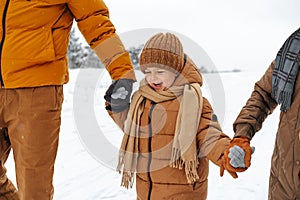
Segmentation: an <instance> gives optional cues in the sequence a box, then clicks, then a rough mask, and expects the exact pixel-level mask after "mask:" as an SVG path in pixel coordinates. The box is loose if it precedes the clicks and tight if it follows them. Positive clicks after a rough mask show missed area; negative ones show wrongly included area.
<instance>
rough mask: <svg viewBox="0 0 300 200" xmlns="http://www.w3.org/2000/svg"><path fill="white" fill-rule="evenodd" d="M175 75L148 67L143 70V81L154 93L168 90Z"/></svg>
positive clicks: (164, 70)
mask: <svg viewBox="0 0 300 200" xmlns="http://www.w3.org/2000/svg"><path fill="white" fill-rule="evenodd" d="M176 77H177V74H176V73H174V72H172V71H169V70H166V69H161V68H158V67H148V68H147V69H146V70H145V79H146V81H147V82H148V84H149V85H150V86H151V87H152V88H153V89H154V90H155V91H162V90H166V89H168V88H170V87H171V86H172V85H173V83H174V81H175V79H176Z"/></svg>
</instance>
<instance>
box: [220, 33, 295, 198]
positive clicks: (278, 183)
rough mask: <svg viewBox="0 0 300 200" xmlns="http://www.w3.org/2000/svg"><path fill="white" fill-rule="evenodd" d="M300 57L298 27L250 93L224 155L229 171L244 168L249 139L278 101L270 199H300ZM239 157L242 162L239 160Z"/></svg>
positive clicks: (247, 164)
mask: <svg viewBox="0 0 300 200" xmlns="http://www.w3.org/2000/svg"><path fill="white" fill-rule="evenodd" d="M299 58H300V29H298V30H297V31H295V32H294V33H293V34H292V35H291V36H290V37H289V38H288V39H287V40H286V42H285V43H284V44H283V46H282V48H281V49H280V50H279V52H278V54H277V56H276V59H275V61H273V62H272V63H271V65H270V66H269V68H268V69H267V71H266V72H265V74H264V75H263V77H262V78H261V79H260V80H259V81H258V82H256V83H255V87H254V91H253V92H252V94H251V97H250V98H249V99H248V101H247V103H246V105H245V106H244V107H243V109H242V110H241V112H240V114H239V116H238V117H237V119H236V121H235V122H234V131H235V136H234V138H233V140H232V142H231V144H230V146H229V149H228V150H227V151H226V153H225V156H224V159H225V160H226V164H225V165H226V167H225V168H226V169H228V170H230V171H232V172H238V171H244V170H245V169H247V168H248V167H249V166H250V159H251V151H250V146H249V143H250V140H251V139H252V137H253V136H254V135H255V133H256V132H257V131H259V130H260V128H261V127H262V123H263V121H264V120H265V119H266V117H267V116H268V115H269V114H271V113H272V111H273V110H274V109H275V108H276V106H277V105H278V104H281V107H280V110H281V113H280V121H279V126H278V130H277V135H276V141H275V146H274V152H273V156H272V165H271V172H270V180H269V196H268V198H269V200H283V199H284V200H298V199H300V118H299V117H300V103H299V102H300V77H299ZM234 146H235V147H234ZM237 146H238V147H237ZM234 148H236V149H237V148H241V149H242V150H244V152H243V151H241V152H242V154H243V155H244V156H245V157H240V156H239V155H242V154H239V155H238V154H235V153H233V152H234V150H233V149H234ZM241 152H240V153H241ZM229 154H231V155H229ZM232 160H234V161H232ZM240 161H242V166H241V165H239V164H238V163H240ZM230 165H232V166H230ZM234 167H235V168H234Z"/></svg>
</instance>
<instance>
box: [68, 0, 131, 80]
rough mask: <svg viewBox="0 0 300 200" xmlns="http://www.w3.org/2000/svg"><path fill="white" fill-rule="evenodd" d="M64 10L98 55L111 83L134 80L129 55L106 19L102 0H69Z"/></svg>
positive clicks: (105, 8)
mask: <svg viewBox="0 0 300 200" xmlns="http://www.w3.org/2000/svg"><path fill="white" fill-rule="evenodd" d="M68 8H69V9H70V11H71V13H72V14H73V16H74V18H75V20H76V22H77V25H78V28H79V30H80V31H81V33H82V34H83V36H84V37H85V39H86V41H87V43H88V44H89V45H90V46H91V48H92V49H93V50H94V51H95V53H96V54H97V55H98V57H99V58H100V60H101V61H102V63H103V64H104V65H105V67H106V69H107V71H108V72H109V74H110V76H111V78H112V79H113V80H118V79H120V78H128V79H133V80H136V78H135V75H134V71H133V67H132V63H131V60H130V56H129V54H128V52H127V51H126V50H125V47H124V45H123V43H122V41H121V40H120V38H119V36H118V35H117V34H116V29H115V27H114V25H113V24H112V22H111V21H110V19H109V11H108V8H107V7H106V5H105V3H104V2H103V1H102V0H97V1H94V0H69V1H68Z"/></svg>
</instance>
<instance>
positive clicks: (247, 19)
mask: <svg viewBox="0 0 300 200" xmlns="http://www.w3.org/2000/svg"><path fill="white" fill-rule="evenodd" d="M105 3H106V5H107V7H108V8H109V11H110V18H111V20H112V22H113V23H114V25H115V27H116V29H117V33H118V34H119V35H121V36H122V35H123V34H126V32H129V31H133V30H139V29H145V28H158V29H166V30H171V31H175V32H177V33H180V34H182V35H184V36H186V37H188V38H189V39H191V40H193V41H194V42H195V43H197V44H198V45H199V46H201V47H202V48H203V49H204V51H205V52H206V53H207V54H208V56H209V57H210V58H211V60H212V61H213V62H214V64H215V65H216V67H217V68H220V69H232V68H240V69H242V70H265V69H266V68H267V66H268V65H269V64H270V63H271V61H272V60H273V59H274V58H275V56H276V53H277V51H278V50H279V48H280V47H281V45H282V44H283V42H284V41H285V40H286V38H287V37H288V36H289V35H290V34H291V33H292V32H294V31H295V30H296V29H297V28H298V27H299V21H298V20H299V19H300V12H299V11H298V9H299V8H300V2H299V1H298V0H285V1H282V0H272V1H271V0H252V1H239V0H227V1H223V0H209V1H208V0H185V1H182V0H151V1H150V0H142V1H141V0H129V1H120V0H108V1H105Z"/></svg>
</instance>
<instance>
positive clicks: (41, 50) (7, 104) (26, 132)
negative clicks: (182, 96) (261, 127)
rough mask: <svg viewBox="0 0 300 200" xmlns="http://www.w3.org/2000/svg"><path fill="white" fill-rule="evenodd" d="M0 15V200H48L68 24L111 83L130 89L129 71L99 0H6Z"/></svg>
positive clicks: (131, 75) (64, 79)
mask: <svg viewBox="0 0 300 200" xmlns="http://www.w3.org/2000/svg"><path fill="white" fill-rule="evenodd" d="M0 12H1V14H0V23H1V28H0V38H1V42H0V61H1V66H0V83H1V89H0V100H1V105H0V127H1V133H0V144H1V145H0V199H10V200H17V199H21V200H29V199H30V200H49V199H52V198H53V185H52V180H53V171H54V161H55V157H56V152H57V147H58V138H59V129H60V123H61V106H62V102H63V88H62V85H63V84H65V83H67V82H68V79H69V76H68V61H67V58H66V53H67V49H68V41H69V34H70V30H71V28H72V23H73V21H74V20H75V21H76V22H77V25H78V27H79V29H80V31H81V32H82V34H83V35H84V37H85V39H86V41H87V43H88V44H89V45H90V46H91V47H92V48H93V49H94V50H95V52H96V53H97V55H98V56H99V58H100V59H101V60H102V62H103V63H104V65H105V66H106V68H107V70H108V72H109V73H110V76H111V78H112V79H113V80H115V82H119V83H120V84H119V85H123V86H124V87H126V88H127V90H128V91H130V88H131V87H132V82H133V81H134V80H135V76H134V73H133V70H132V65H131V62H130V57H129V56H128V53H127V52H126V51H125V49H124V46H123V44H122V42H121V41H120V39H119V37H118V35H117V34H116V33H115V28H114V26H113V24H112V23H111V21H110V19H109V13H108V9H107V7H106V6H105V4H104V2H103V1H102V0H43V1H38V0H23V1H13V0H5V1H1V5H0ZM129 96H130V95H129ZM128 99H129V98H128ZM11 148H12V149H13V153H14V161H15V169H16V181H17V186H18V190H17V189H16V188H15V187H14V185H13V184H12V183H11V182H10V181H9V180H8V178H7V176H6V169H5V168H4V163H5V161H6V159H7V157H8V154H9V151H10V149H11Z"/></svg>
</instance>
